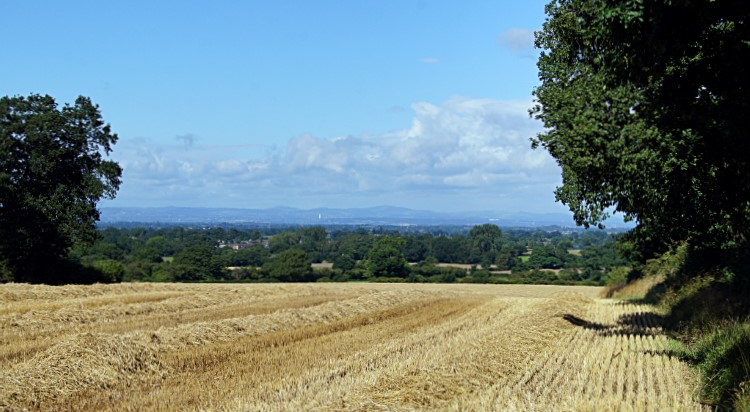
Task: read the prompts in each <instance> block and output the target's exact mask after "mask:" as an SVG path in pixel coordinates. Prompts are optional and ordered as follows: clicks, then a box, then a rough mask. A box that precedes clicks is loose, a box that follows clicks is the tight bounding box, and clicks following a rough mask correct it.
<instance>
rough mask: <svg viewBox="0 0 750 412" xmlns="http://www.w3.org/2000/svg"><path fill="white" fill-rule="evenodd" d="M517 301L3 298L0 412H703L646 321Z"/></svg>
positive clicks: (516, 290)
mask: <svg viewBox="0 0 750 412" xmlns="http://www.w3.org/2000/svg"><path fill="white" fill-rule="evenodd" d="M599 292H600V289H598V288H587V287H562V286H526V285H507V286H506V285H503V286H501V285H415V284H262V285H185V284H122V285H93V286H65V287H48V286H32V285H18V284H10V285H0V305H2V306H1V307H0V343H2V346H1V347H0V366H1V367H2V372H0V409H3V408H5V409H26V408H28V409H45V410H49V409H61V410H144V409H149V410H174V409H202V410H393V409H397V410H434V409H442V410H448V409H451V410H453V409H455V410H498V409H506V410H514V409H518V410H550V409H555V410H615V409H616V410H670V409H679V410H684V409H691V410H692V409H701V405H700V404H698V403H696V402H695V401H694V393H695V388H696V386H695V385H696V379H695V377H694V376H693V375H692V374H691V371H690V370H689V368H688V367H687V366H686V365H685V364H684V363H682V362H680V361H679V359H677V358H675V357H674V356H672V355H671V354H670V353H669V351H668V348H667V338H666V337H665V336H664V334H663V331H662V330H661V328H660V326H659V317H658V315H657V314H656V313H654V309H653V308H651V307H649V306H643V305H632V304H625V303H621V302H617V301H610V300H600V299H596V296H598V293H599Z"/></svg>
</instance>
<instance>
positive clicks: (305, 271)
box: [263, 249, 314, 282]
mask: <svg viewBox="0 0 750 412" xmlns="http://www.w3.org/2000/svg"><path fill="white" fill-rule="evenodd" d="M263 271H264V272H266V273H267V274H268V277H270V278H272V279H276V280H280V281H282V282H310V281H313V280H314V276H313V275H314V274H313V270H312V266H311V265H310V258H309V257H308V256H307V253H305V251H304V250H301V249H287V250H285V251H283V252H281V253H279V254H278V255H276V256H275V257H274V258H273V259H272V260H271V261H270V262H268V263H266V264H265V265H263Z"/></svg>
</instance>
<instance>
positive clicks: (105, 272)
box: [93, 259, 125, 283]
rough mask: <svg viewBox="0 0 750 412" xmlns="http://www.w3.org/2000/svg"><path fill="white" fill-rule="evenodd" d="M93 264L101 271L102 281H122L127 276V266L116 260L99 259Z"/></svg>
mask: <svg viewBox="0 0 750 412" xmlns="http://www.w3.org/2000/svg"><path fill="white" fill-rule="evenodd" d="M93 266H94V269H96V270H98V271H99V272H100V273H101V276H102V281H103V282H106V283H111V282H122V278H123V277H124V276H125V266H124V265H123V264H122V263H120V262H118V261H116V260H112V259H105V260H98V261H96V262H94V265H93Z"/></svg>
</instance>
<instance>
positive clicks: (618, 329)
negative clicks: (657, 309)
mask: <svg viewBox="0 0 750 412" xmlns="http://www.w3.org/2000/svg"><path fill="white" fill-rule="evenodd" d="M562 318H563V319H565V320H566V321H568V322H570V323H571V324H573V325H576V326H580V327H582V328H584V329H589V330H594V331H596V332H597V334H598V335H600V336H628V335H637V336H654V335H657V334H660V333H661V330H660V326H661V325H662V323H663V321H664V317H663V316H661V315H658V314H656V313H651V312H635V313H627V314H624V315H622V316H620V318H619V319H617V322H615V323H614V324H612V325H607V324H604V323H598V322H591V321H588V320H586V319H583V318H580V317H578V316H575V315H572V314H570V313H566V314H564V315H562Z"/></svg>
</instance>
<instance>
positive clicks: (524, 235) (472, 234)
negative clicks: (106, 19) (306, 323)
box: [71, 224, 629, 284]
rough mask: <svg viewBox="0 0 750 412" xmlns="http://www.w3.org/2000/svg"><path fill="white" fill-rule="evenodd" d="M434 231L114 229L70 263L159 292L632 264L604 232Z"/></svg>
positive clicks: (584, 280) (525, 274) (583, 278)
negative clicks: (181, 285)
mask: <svg viewBox="0 0 750 412" xmlns="http://www.w3.org/2000/svg"><path fill="white" fill-rule="evenodd" d="M429 229H430V228H421V229H420V230H418V231H413V232H409V233H402V232H399V231H396V230H389V229H387V228H385V229H384V228H376V229H370V230H366V229H364V228H349V229H338V230H334V231H331V232H328V231H327V230H326V229H325V228H322V227H303V228H296V229H286V230H284V229H271V230H266V231H265V232H264V231H263V230H260V229H238V228H221V227H217V228H205V229H197V228H192V229H191V228H184V227H172V228H142V227H141V228H115V227H110V228H106V229H103V230H100V231H99V240H97V241H96V242H95V243H94V244H92V245H90V246H89V245H86V244H80V245H77V246H76V247H74V248H73V249H72V250H71V258H73V259H75V260H77V261H78V262H81V264H82V265H83V266H84V267H89V268H92V269H95V270H98V271H100V272H102V273H103V274H104V277H105V278H107V279H110V280H112V281H119V280H125V281H156V282H167V281H176V282H185V281H186V282H200V281H279V282H310V281H383V282H396V281H409V282H448V283H450V282H477V283H488V282H489V283H559V284H574V283H575V284H604V283H606V282H607V281H609V280H611V279H613V278H615V277H617V276H620V275H619V274H620V273H621V272H622V270H621V268H623V267H626V266H628V264H629V262H628V261H627V260H626V259H624V258H622V257H621V256H620V255H619V254H618V252H617V250H616V249H615V242H616V236H615V235H611V234H608V233H606V232H603V231H594V230H592V231H584V232H572V233H561V232H545V231H530V230H509V231H502V230H501V229H500V228H499V227H497V226H495V225H492V224H485V225H478V226H474V227H473V228H470V229H463V230H462V231H456V232H455V233H452V234H448V233H445V232H442V231H440V230H435V231H436V232H437V233H433V232H430V230H429ZM323 262H327V263H328V264H323V265H313V264H320V263H323ZM441 264H462V265H464V266H461V267H456V266H449V265H441ZM313 266H316V267H315V268H313Z"/></svg>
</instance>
